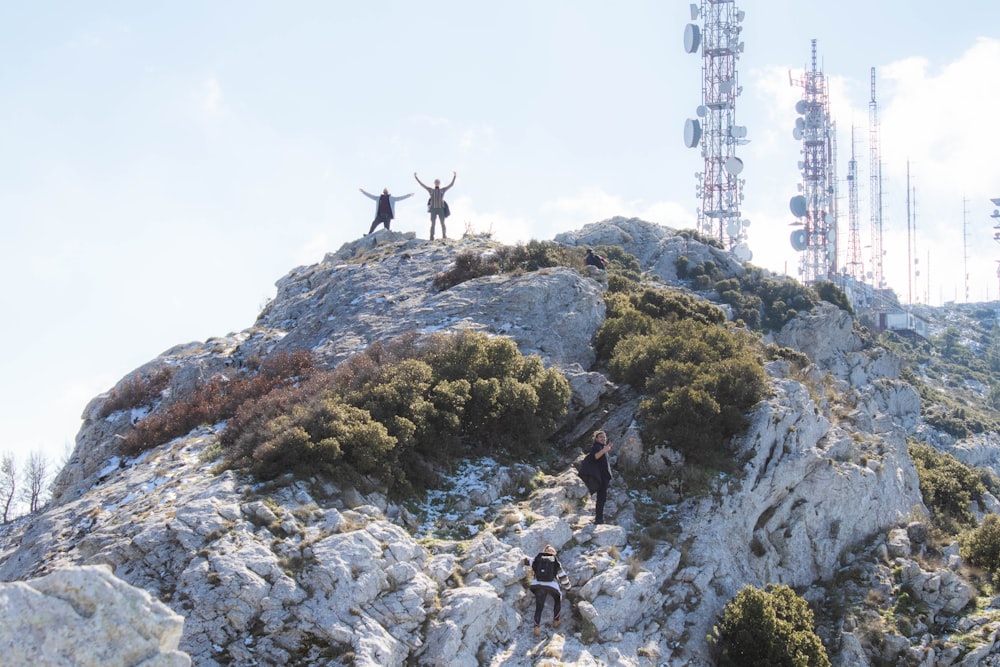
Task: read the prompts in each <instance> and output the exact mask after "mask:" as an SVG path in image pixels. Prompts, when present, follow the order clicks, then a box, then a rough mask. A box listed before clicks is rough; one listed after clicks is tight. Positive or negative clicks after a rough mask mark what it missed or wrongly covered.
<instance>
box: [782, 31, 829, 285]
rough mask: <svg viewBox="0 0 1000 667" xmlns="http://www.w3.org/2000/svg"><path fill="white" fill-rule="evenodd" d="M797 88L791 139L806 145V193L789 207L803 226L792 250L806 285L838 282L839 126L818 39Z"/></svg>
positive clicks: (793, 81) (803, 187)
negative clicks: (818, 56) (798, 96)
mask: <svg viewBox="0 0 1000 667" xmlns="http://www.w3.org/2000/svg"><path fill="white" fill-rule="evenodd" d="M788 79H789V82H790V83H791V84H792V85H798V86H802V89H803V92H802V99H800V100H799V101H798V102H796V103H795V111H796V112H798V114H799V117H798V118H796V119H795V129H794V130H792V136H794V137H795V138H796V139H798V140H800V141H801V142H802V150H801V151H800V152H801V154H802V160H801V161H799V169H800V170H801V171H802V184H801V185H800V191H801V194H799V195H796V196H794V197H792V199H791V201H790V202H789V207H790V208H791V210H792V214H793V215H794V216H795V217H796V222H794V223H792V224H793V225H796V226H797V227H799V228H798V229H796V230H795V231H793V232H792V235H791V243H792V247H793V248H795V249H796V250H798V251H799V252H800V253H802V254H801V255H800V257H799V278H800V279H801V280H802V282H804V283H813V282H816V281H817V280H833V279H835V278H836V277H837V169H836V157H835V155H834V148H835V145H836V143H835V142H836V134H837V128H836V124H835V123H834V122H833V121H832V120H831V118H830V93H829V88H828V87H827V82H826V77H825V76H824V75H823V71H822V70H820V69H819V68H818V67H817V65H816V40H815V39H814V40H812V69H811V70H809V71H806V72H805V73H804V74H803V76H802V78H801V79H793V78H792V75H791V72H789V75H788Z"/></svg>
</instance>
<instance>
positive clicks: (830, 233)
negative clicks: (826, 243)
mask: <svg viewBox="0 0 1000 667" xmlns="http://www.w3.org/2000/svg"><path fill="white" fill-rule="evenodd" d="M826 237H827V238H828V239H830V241H831V242H832V241H836V240H837V228H836V227H830V229H828V230H826Z"/></svg>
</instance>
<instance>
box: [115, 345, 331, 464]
mask: <svg viewBox="0 0 1000 667" xmlns="http://www.w3.org/2000/svg"><path fill="white" fill-rule="evenodd" d="M314 372H315V367H314V366H313V361H312V355H311V354H310V353H309V351H308V350H296V351H294V352H290V353H279V354H276V355H274V356H273V357H271V358H269V359H268V360H266V361H265V362H264V363H263V364H262V365H261V367H260V369H259V370H258V371H257V372H256V373H252V374H251V373H249V372H244V373H242V374H238V375H236V376H234V377H226V376H221V375H217V376H215V377H213V378H212V379H210V380H209V381H208V382H206V383H205V384H203V385H200V386H199V387H197V388H196V389H195V390H194V391H193V392H191V393H190V394H189V395H187V396H184V397H181V398H180V399H179V400H178V401H176V402H174V403H172V404H170V405H168V406H166V407H165V408H163V409H161V410H159V411H156V412H153V413H152V414H150V415H149V416H147V417H145V418H144V419H141V420H140V421H139V422H138V423H137V424H136V425H135V427H134V428H132V430H130V431H129V432H128V433H126V434H125V436H124V438H123V439H122V441H121V445H120V449H121V452H122V453H123V454H124V455H126V456H136V455H138V454H141V453H142V452H144V451H147V450H149V449H152V448H153V447H157V446H159V445H162V444H164V443H166V442H169V441H170V440H173V439H174V438H177V437H180V436H182V435H187V434H188V433H190V432H191V430H192V429H194V428H195V427H197V426H201V425H203V424H216V423H218V422H221V421H224V420H226V419H229V418H230V417H232V416H233V415H234V414H235V412H236V410H237V408H239V407H240V406H241V405H242V404H243V403H245V402H247V401H248V400H251V399H253V398H256V397H259V396H263V395H264V394H266V393H268V392H270V391H273V390H274V389H275V388H276V387H279V386H282V385H284V384H287V383H292V382H298V381H301V380H303V379H305V378H307V377H309V376H310V375H311V374H312V373H314Z"/></svg>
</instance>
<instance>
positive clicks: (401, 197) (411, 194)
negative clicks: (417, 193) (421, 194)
mask: <svg viewBox="0 0 1000 667" xmlns="http://www.w3.org/2000/svg"><path fill="white" fill-rule="evenodd" d="M412 196H413V193H412V192H411V193H410V194H408V195H400V196H399V197H395V198H394V199H395V200H396V201H402V200H404V199H407V198H408V197H412Z"/></svg>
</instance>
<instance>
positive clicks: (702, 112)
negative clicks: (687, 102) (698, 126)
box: [694, 104, 708, 118]
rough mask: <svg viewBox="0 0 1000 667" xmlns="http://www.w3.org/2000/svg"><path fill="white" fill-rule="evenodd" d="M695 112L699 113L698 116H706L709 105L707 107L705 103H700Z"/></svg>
mask: <svg viewBox="0 0 1000 667" xmlns="http://www.w3.org/2000/svg"><path fill="white" fill-rule="evenodd" d="M694 112H695V113H696V114H698V118H704V117H705V116H707V115H708V107H706V106H705V105H704V104H699V105H698V108H697V109H695V110H694Z"/></svg>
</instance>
